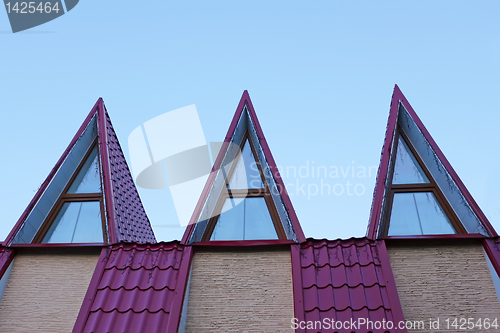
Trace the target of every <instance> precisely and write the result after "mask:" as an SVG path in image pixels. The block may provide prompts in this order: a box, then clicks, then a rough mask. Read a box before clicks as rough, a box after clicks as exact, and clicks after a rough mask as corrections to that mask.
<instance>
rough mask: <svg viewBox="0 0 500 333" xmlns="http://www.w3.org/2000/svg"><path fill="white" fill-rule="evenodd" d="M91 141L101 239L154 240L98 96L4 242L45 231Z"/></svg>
mask: <svg viewBox="0 0 500 333" xmlns="http://www.w3.org/2000/svg"><path fill="white" fill-rule="evenodd" d="M94 147H97V151H98V159H99V167H100V170H99V173H100V177H101V183H102V194H101V197H102V198H101V199H99V198H95V199H92V200H98V201H102V206H103V210H102V211H101V214H102V215H104V218H103V226H104V227H103V230H105V235H104V242H105V243H117V242H121V241H129V242H130V241H132V242H138V243H147V242H156V239H155V237H154V233H153V230H152V228H151V225H150V222H149V220H148V218H147V216H146V212H145V210H144V207H143V206H142V203H141V200H140V198H139V194H138V192H137V189H136V187H135V185H134V183H133V181H132V176H131V174H130V170H129V168H128V166H127V163H126V160H125V156H124V154H123V151H122V149H121V146H120V143H119V142H118V138H117V136H116V133H115V131H114V128H113V125H112V123H111V119H110V118H109V114H108V112H107V110H106V107H105V106H104V101H103V99H102V98H99V99H98V100H97V102H96V103H95V104H94V106H93V108H92V109H91V110H90V112H89V114H88V115H87V117H86V118H85V120H84V121H83V123H82V125H81V126H80V128H79V129H78V131H77V132H76V134H75V136H74V137H73V139H72V140H71V142H70V143H69V145H68V147H67V148H66V150H65V151H64V152H63V154H62V155H61V157H60V158H59V160H58V161H57V163H56V164H55V166H54V168H53V169H52V170H51V172H50V173H49V175H48V176H47V178H46V179H45V181H44V182H43V183H42V185H41V186H40V188H39V189H38V191H37V193H36V194H35V196H34V197H33V199H32V200H31V202H30V203H29V205H28V207H27V208H26V209H25V211H24V212H23V214H22V215H21V217H20V218H19V220H18V222H17V223H16V225H15V226H14V228H13V229H12V231H11V232H10V234H9V235H8V236H7V238H6V240H5V242H4V244H6V245H10V244H11V243H32V242H37V239H40V237H41V236H43V235H41V233H43V229H44V228H48V227H49V226H50V225H51V224H53V223H56V222H54V221H56V220H57V217H56V218H55V219H54V215H55V214H58V209H59V208H58V207H57V205H56V204H63V206H64V205H65V203H64V202H66V201H67V200H68V199H67V198H66V199H64V200H62V198H63V197H64V195H65V193H66V190H65V189H66V188H68V187H69V184H70V182H72V181H73V179H74V177H75V176H76V175H77V173H78V171H79V169H78V168H79V166H80V165H82V163H83V162H82V161H84V159H85V158H86V156H88V154H87V153H88V152H89V151H90V150H91V149H95V148H94ZM66 197H67V196H66ZM73 200H77V201H78V202H81V200H83V198H80V197H79V196H76V198H75V197H74V195H73ZM87 200H88V198H87ZM72 202H75V201H72ZM62 209H63V208H62ZM62 209H61V211H62ZM78 216H80V215H78ZM77 219H78V218H77ZM76 229H77V227H76V226H75V230H76Z"/></svg>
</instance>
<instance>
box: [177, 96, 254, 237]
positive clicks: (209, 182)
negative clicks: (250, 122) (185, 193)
mask: <svg viewBox="0 0 500 333" xmlns="http://www.w3.org/2000/svg"><path fill="white" fill-rule="evenodd" d="M245 94H246V95H248V93H247V91H246V90H245V91H244V92H243V96H242V97H241V99H240V102H239V103H238V107H237V108H236V112H235V114H234V116H233V120H232V121H231V125H230V126H229V129H228V131H227V134H226V137H225V139H224V142H223V143H222V146H221V148H220V150H219V154H218V155H217V158H216V159H215V162H214V165H213V167H212V170H211V172H210V175H209V176H208V179H207V182H206V183H205V187H204V188H203V191H202V192H201V195H200V198H199V199H198V203H197V204H196V206H195V208H194V211H193V215H191V219H190V220H189V223H188V226H187V227H186V231H185V232H184V235H183V236H182V240H181V244H183V245H186V244H188V242H189V239H190V237H191V234H192V233H193V231H194V228H195V226H196V223H197V222H198V221H197V220H198V216H199V215H200V214H201V211H202V209H203V205H204V204H205V201H206V200H207V198H208V195H209V193H210V189H211V187H212V184H213V183H214V181H215V177H216V176H217V171H218V170H219V169H220V167H221V165H222V161H223V160H224V156H225V155H226V151H227V150H228V147H229V144H230V142H231V138H232V137H233V135H234V132H235V130H236V126H237V125H238V120H239V119H240V117H241V114H242V113H243V109H244V108H245V98H244V97H245Z"/></svg>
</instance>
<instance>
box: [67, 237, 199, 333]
mask: <svg viewBox="0 0 500 333" xmlns="http://www.w3.org/2000/svg"><path fill="white" fill-rule="evenodd" d="M190 261H191V248H190V247H187V248H186V247H184V246H182V245H179V243H178V242H173V243H159V244H155V245H137V244H120V245H114V246H112V247H110V248H109V249H104V250H103V252H102V253H101V258H100V260H99V264H98V266H97V268H96V271H95V273H94V276H93V278H92V281H91V283H90V286H89V289H88V291H87V295H86V296H85V300H84V302H83V305H82V309H81V310H80V314H79V316H78V319H77V321H76V324H75V328H74V330H73V332H94V333H98V332H109V333H113V332H117V333H118V332H120V333H122V332H175V331H177V327H178V324H179V319H180V310H181V307H182V299H183V295H184V291H185V287H186V283H187V276H188V271H189V265H190Z"/></svg>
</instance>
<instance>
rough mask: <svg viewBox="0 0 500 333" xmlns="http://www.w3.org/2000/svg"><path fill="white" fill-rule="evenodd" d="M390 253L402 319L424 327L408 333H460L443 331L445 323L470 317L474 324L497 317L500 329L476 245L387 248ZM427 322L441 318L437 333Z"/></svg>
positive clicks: (499, 305) (498, 315) (499, 307)
mask: <svg viewBox="0 0 500 333" xmlns="http://www.w3.org/2000/svg"><path fill="white" fill-rule="evenodd" d="M388 252H389V257H390V260H391V266H392V271H393V274H394V279H395V280H396V285H397V288H398V294H399V298H400V300H401V305H402V307H403V313H404V316H405V319H406V320H411V321H413V320H423V321H424V323H425V325H426V328H425V329H424V330H409V332H417V331H419V332H443V331H446V332H464V330H463V329H462V330H460V329H456V328H454V327H452V326H450V329H451V330H449V331H448V330H445V328H446V321H445V319H446V318H450V319H452V320H453V319H455V318H474V319H475V320H474V323H477V320H478V319H480V318H482V319H485V318H489V319H490V320H491V321H493V319H494V318H498V321H499V322H498V324H499V327H500V303H499V301H498V298H497V294H496V292H495V287H494V286H493V282H492V279H491V275H490V272H489V269H488V266H487V263H486V259H485V256H484V252H483V247H482V246H481V245H480V244H462V245H427V246H422V245H419V246H404V247H403V246H390V245H388ZM430 318H433V320H436V319H437V318H439V327H440V329H437V330H434V329H431V328H430V325H429V319H430ZM452 320H451V321H450V324H451V323H452ZM459 320H460V319H459ZM465 331H467V332H483V331H484V332H500V329H493V328H490V329H489V330H482V329H479V327H474V329H466V330H465Z"/></svg>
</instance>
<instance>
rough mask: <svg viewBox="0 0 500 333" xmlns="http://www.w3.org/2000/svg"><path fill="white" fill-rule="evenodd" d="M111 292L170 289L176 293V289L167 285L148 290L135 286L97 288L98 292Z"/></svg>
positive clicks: (151, 287) (152, 287)
mask: <svg viewBox="0 0 500 333" xmlns="http://www.w3.org/2000/svg"><path fill="white" fill-rule="evenodd" d="M106 289H108V290H111V291H118V290H126V291H132V290H135V289H138V290H140V291H148V290H150V289H153V290H154V291H162V290H165V289H168V290H170V291H175V288H171V287H169V286H167V285H165V286H164V287H163V288H155V287H154V286H149V287H147V288H140V287H139V286H135V287H133V288H125V286H120V287H118V288H111V287H110V286H106V287H104V288H97V290H101V291H102V290H106Z"/></svg>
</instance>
